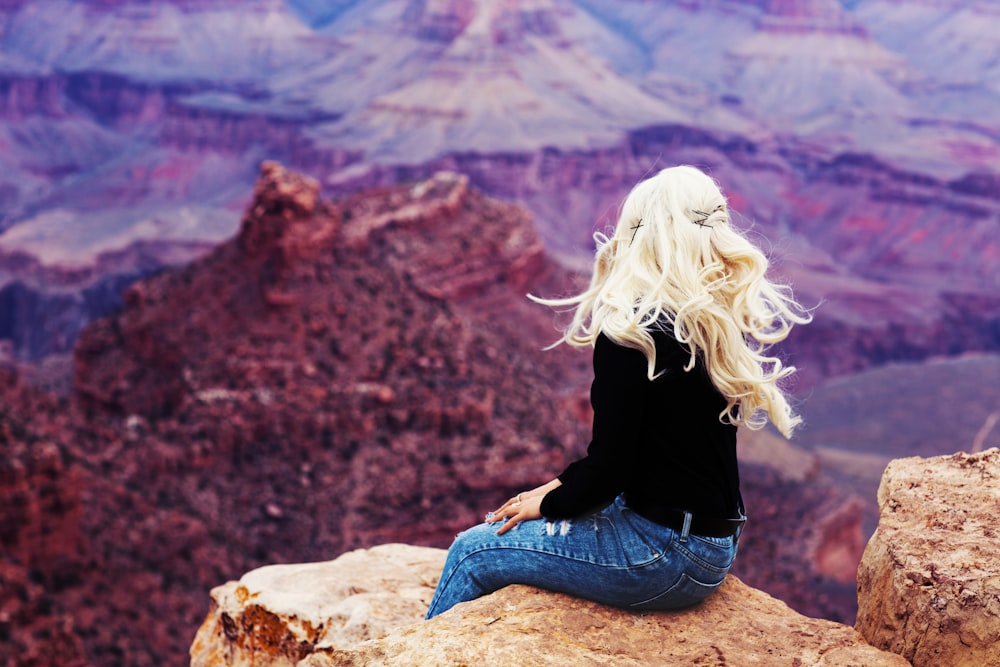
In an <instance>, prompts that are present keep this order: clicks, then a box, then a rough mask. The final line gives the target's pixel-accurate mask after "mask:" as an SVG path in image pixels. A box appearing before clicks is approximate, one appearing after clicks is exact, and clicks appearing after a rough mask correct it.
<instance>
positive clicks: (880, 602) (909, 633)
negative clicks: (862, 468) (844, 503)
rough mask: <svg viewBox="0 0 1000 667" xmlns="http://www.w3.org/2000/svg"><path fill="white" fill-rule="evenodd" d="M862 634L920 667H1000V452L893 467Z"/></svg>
mask: <svg viewBox="0 0 1000 667" xmlns="http://www.w3.org/2000/svg"><path fill="white" fill-rule="evenodd" d="M878 503H879V508H880V512H881V516H880V518H879V525H878V529H877V530H876V531H875V534H874V535H873V536H872V538H871V540H870V541H869V543H868V547H867V548H866V549H865V553H864V556H863V557H862V560H861V567H860V568H859V570H858V600H859V610H858V621H857V626H856V627H857V629H858V630H859V631H860V632H861V633H862V634H863V635H864V636H865V637H866V638H867V640H868V641H869V642H871V643H872V644H874V645H875V646H879V647H881V648H885V649H888V650H891V651H893V652H895V653H899V654H900V655H902V656H903V657H905V658H906V659H908V660H910V661H911V662H912V663H913V665H914V666H915V667H923V666H925V665H926V666H928V667H930V666H932V665H933V666H937V665H954V666H959V665H974V666H976V667H980V666H982V665H998V664H1000V573H998V564H1000V556H998V554H1000V552H998V550H997V535H998V530H997V524H996V517H997V514H998V512H1000V449H996V448H994V449H990V450H987V451H985V452H980V453H977V454H971V455H970V454H964V453H960V454H955V455H953V456H940V457H934V458H927V459H924V458H919V457H914V458H908V459H897V460H895V461H892V462H891V463H890V464H889V466H888V467H887V468H886V471H885V473H884V474H883V476H882V483H881V485H880V486H879V490H878Z"/></svg>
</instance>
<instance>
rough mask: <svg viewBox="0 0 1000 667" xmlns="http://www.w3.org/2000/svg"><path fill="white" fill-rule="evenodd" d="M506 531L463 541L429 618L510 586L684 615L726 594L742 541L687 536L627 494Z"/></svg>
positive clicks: (483, 529)
mask: <svg viewBox="0 0 1000 667" xmlns="http://www.w3.org/2000/svg"><path fill="white" fill-rule="evenodd" d="M499 527H500V524H499V523H498V524H493V525H491V524H487V523H482V524H479V525H478V526H475V527H473V528H470V529H469V530H466V531H464V532H462V533H460V534H459V535H458V537H456V538H455V542H454V543H453V544H452V545H451V548H450V549H449V550H448V557H447V559H446V560H445V565H444V570H443V571H442V573H441V579H440V581H439V582H438V587H437V591H435V593H434V598H433V599H432V600H431V604H430V608H429V609H428V610H427V618H432V617H434V616H437V615H438V614H440V613H443V612H445V611H447V610H448V609H451V607H453V606H454V605H456V604H458V603H459V602H465V601H467V600H473V599H475V598H478V597H480V596H482V595H486V594H488V593H492V592H493V591H496V590H499V589H501V588H503V587H504V586H507V585H509V584H528V585H531V586H537V587H538V588H544V589H547V590H551V591H558V592H560V593H568V594H570V595H575V596H578V597H582V598H587V599H590V600H594V601H596V602H601V603H603V604H608V605H612V606H616V607H623V608H627V609H633V610H636V611H660V610H668V609H679V608H682V607H687V606H690V605H693V604H696V603H698V602H700V601H701V600H703V599H704V598H706V597H707V596H708V595H709V594H710V593H711V592H712V591H714V590H715V589H716V588H718V586H719V585H720V584H721V583H722V581H723V579H725V578H726V574H727V573H728V572H729V568H730V567H731V566H732V564H733V559H734V558H735V557H736V539H735V538H734V537H722V538H720V537H700V536H697V535H683V534H682V532H681V531H675V530H673V529H671V528H667V527H665V526H661V525H659V524H658V523H655V522H653V521H650V520H649V519H646V518H645V517H643V516H640V515H639V514H637V513H636V512H634V511H633V510H631V509H629V508H628V507H627V506H626V505H625V502H624V500H622V498H621V497H620V496H619V497H618V498H617V499H616V500H615V501H614V502H613V503H611V504H610V505H608V506H607V507H605V508H604V509H602V510H600V511H598V512H595V513H594V514H590V515H587V516H583V517H579V518H576V519H571V520H570V519H567V520H559V521H553V522H549V521H546V520H545V519H535V520H533V521H524V522H522V523H520V524H518V525H517V526H515V527H514V528H512V529H511V530H510V531H508V532H507V533H506V534H504V535H497V534H496V531H497V530H498V529H499Z"/></svg>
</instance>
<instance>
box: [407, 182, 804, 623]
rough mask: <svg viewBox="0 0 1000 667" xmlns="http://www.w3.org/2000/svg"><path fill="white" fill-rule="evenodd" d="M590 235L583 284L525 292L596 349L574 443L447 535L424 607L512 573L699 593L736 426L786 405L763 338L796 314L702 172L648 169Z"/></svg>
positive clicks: (740, 512) (576, 583) (544, 583)
mask: <svg viewBox="0 0 1000 667" xmlns="http://www.w3.org/2000/svg"><path fill="white" fill-rule="evenodd" d="M598 242H599V248H598V251H597V256H596V259H595V265H594V274H593V278H592V280H591V283H590V286H589V288H588V289H587V290H586V291H584V292H583V293H582V294H579V295H577V296H575V297H572V298H569V299H562V300H543V299H534V300H535V301H538V302H539V303H542V304H546V305H548V306H552V307H556V308H560V307H561V308H566V307H572V308H575V316H574V318H573V321H572V323H571V324H570V326H569V328H568V329H567V331H566V333H565V335H564V336H563V338H562V339H561V340H560V341H559V342H565V343H567V344H569V345H572V346H576V347H592V348H593V350H594V382H593V385H592V386H591V403H592V404H593V407H594V423H593V438H592V440H591V442H590V445H589V447H588V449H587V455H586V456H585V457H583V458H582V459H579V460H578V461H576V462H574V463H572V464H571V465H570V466H569V467H567V468H566V469H565V470H564V471H563V472H562V473H561V474H560V475H559V476H558V477H556V478H555V479H553V480H552V481H550V482H548V483H547V484H544V485H542V486H540V487H538V488H536V489H533V490H531V491H525V492H522V493H519V494H517V496H516V497H514V498H511V499H509V500H508V501H507V502H505V503H504V504H503V505H501V506H500V507H499V508H497V509H496V510H494V511H493V512H490V513H489V514H487V516H486V521H485V522H484V523H482V524H480V525H478V526H476V527H474V528H471V529H470V530H467V531H465V532H463V533H461V534H460V535H459V536H458V537H457V538H456V539H455V542H454V544H453V545H452V546H451V548H450V549H449V551H448V557H447V561H446V563H445V567H444V571H443V572H442V574H441V579H440V582H439V583H438V588H437V591H436V592H435V594H434V598H433V600H432V601H431V604H430V608H429V609H428V611H427V618H431V617H433V616H436V615H437V614H440V613H442V612H444V611H447V610H448V609H450V608H451V607H452V606H453V605H455V604H457V603H459V602H464V601H466V600H472V599H474V598H477V597H479V596H481V595H485V594H487V593H491V592H493V591H495V590H498V589H500V588H502V587H504V586H507V585H508V584H514V583H520V584H529V585H533V586H538V587H541V588H546V589H549V590H554V591H560V592H563V593H569V594H572V595H577V596H580V597H585V598H589V599H591V600H596V601H598V602H602V603H605V604H609V605H614V606H618V607H624V608H628V609H634V610H665V609H677V608H681V607H686V606H689V605H693V604H696V603H698V602H700V601H701V600H703V599H704V598H705V597H707V596H708V595H709V594H711V593H712V591H714V590H715V589H716V588H717V587H718V586H719V585H720V584H721V583H722V581H723V579H725V577H726V574H727V573H728V572H729V568H730V567H731V566H732V563H733V559H734V558H735V556H736V547H737V540H738V538H739V534H740V532H741V530H742V527H743V524H744V521H745V520H746V516H745V514H744V509H743V502H742V499H741V496H740V481H739V471H738V469H737V462H736V429H737V426H741V425H742V426H746V427H748V428H760V427H762V426H763V425H764V424H765V423H766V422H767V421H768V420H770V421H771V422H772V423H773V424H774V425H775V426H776V427H777V428H778V430H780V431H781V432H782V433H784V434H785V435H791V432H792V430H793V429H794V428H795V426H796V424H798V422H799V421H800V420H799V418H798V417H797V416H795V414H794V413H793V411H792V409H791V407H790V406H789V403H788V400H787V399H786V397H785V395H784V394H783V393H782V390H781V388H780V387H779V381H780V380H782V379H783V378H785V377H787V376H788V375H789V374H791V373H792V372H794V370H795V369H794V368H791V367H785V366H783V365H782V363H781V361H780V360H779V359H778V358H777V357H774V356H770V355H769V354H768V352H767V350H768V347H769V346H770V345H771V344H773V343H776V342H778V341H781V340H783V339H784V338H785V337H786V336H787V335H788V333H789V330H790V329H791V327H792V325H793V324H797V323H805V322H808V321H809V319H810V317H809V315H808V313H806V312H805V311H804V310H803V309H802V308H801V307H800V306H799V305H798V304H797V303H796V302H795V300H794V299H793V298H792V295H791V292H790V290H789V289H788V288H786V287H784V286H780V285H776V284H774V283H772V282H770V281H769V280H768V279H767V278H766V277H765V270H766V269H767V259H766V257H765V256H764V254H763V253H762V252H761V251H760V250H759V249H758V248H757V247H755V246H754V245H753V244H752V243H751V242H750V241H748V240H747V238H746V237H745V236H743V235H742V234H741V233H740V232H739V231H738V230H736V229H735V228H734V227H733V226H732V224H731V222H730V217H729V211H728V208H727V204H726V200H725V198H724V197H723V195H722V192H721V191H720V189H719V186H718V185H717V184H716V183H715V181H714V180H712V179H711V178H710V177H709V176H707V175H706V174H704V173H703V172H701V171H699V170H698V169H695V168H694V167H688V166H680V167H673V168H669V169H664V170H663V171H661V172H660V173H658V174H657V175H655V176H653V177H652V178H649V179H647V180H645V181H643V182H641V183H639V184H638V185H637V186H636V187H635V188H634V189H633V190H632V192H631V193H630V194H629V196H628V198H627V199H626V200H625V203H624V205H623V207H622V211H621V216H620V218H619V220H618V224H617V227H616V228H615V231H614V235H613V236H612V237H611V238H610V239H608V238H606V237H604V236H602V235H599V236H598ZM532 298H534V297H532ZM557 344H558V343H557Z"/></svg>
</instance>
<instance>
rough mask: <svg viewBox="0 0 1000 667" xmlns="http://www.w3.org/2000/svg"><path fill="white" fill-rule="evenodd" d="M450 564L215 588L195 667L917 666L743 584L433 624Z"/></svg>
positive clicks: (366, 554) (293, 573) (510, 601)
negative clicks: (429, 614) (706, 592)
mask: <svg viewBox="0 0 1000 667" xmlns="http://www.w3.org/2000/svg"><path fill="white" fill-rule="evenodd" d="M444 556H445V552H444V551H443V550H441V549H429V548H426V547H411V546H407V545H400V544H388V545H383V546H379V547H375V548H372V549H368V550H358V551H352V552H350V553H347V554H344V555H343V556H341V557H340V558H338V559H336V560H334V561H331V562H328V563H313V564H305V565H275V566H269V567H265V568H261V569H259V570H255V571H253V572H250V573H248V574H246V575H245V576H244V577H243V578H242V579H241V580H240V581H239V582H230V583H228V584H226V585H224V586H220V587H218V588H216V589H215V590H213V591H212V598H213V608H212V611H211V612H210V613H209V615H208V618H206V620H205V623H204V624H203V625H202V627H201V630H200V631H199V632H198V636H197V637H196V638H195V641H194V644H193V645H192V647H191V657H192V660H191V665H192V667H221V666H223V665H226V666H233V667H235V666H241V667H265V666H266V667H286V666H297V667H331V666H333V665H359V666H360V665H392V666H394V667H406V666H408V665H412V666H417V665H419V666H421V667H423V666H425V665H463V664H491V665H605V664H608V662H609V661H613V662H614V664H615V665H636V666H639V665H650V664H691V665H694V664H703V665H739V666H740V667H753V666H755V665H760V666H761V667H775V666H781V665H789V666H791V665H799V666H801V665H828V666H833V665H858V666H860V665H864V666H866V667H875V666H881V665H885V666H893V667H905V666H906V665H907V664H908V663H907V662H906V661H905V660H903V659H902V658H900V657H899V656H897V655H894V654H891V653H886V652H883V651H880V650H878V649H875V648H874V647H872V646H869V645H868V644H866V643H865V642H864V641H863V639H862V638H861V636H860V635H859V634H858V633H857V632H856V631H855V630H854V629H852V628H850V627H848V626H845V625H841V624H839V623H834V622H832V621H825V620H820V619H814V618H808V617H806V616H802V615H800V614H798V613H796V612H794V611H792V610H791V609H790V608H789V607H788V606H787V605H785V604H784V603H783V602H780V601H779V600H776V599H774V598H772V597H771V596H769V595H767V594H766V593H763V592H761V591H758V590H756V589H753V588H750V587H749V586H746V585H745V584H743V583H742V582H741V581H739V579H737V578H736V577H730V578H729V579H728V580H727V581H726V583H725V584H724V585H723V586H722V588H720V590H719V591H718V593H717V594H716V595H714V596H713V597H712V598H710V599H709V600H708V601H707V602H706V603H705V604H703V605H701V606H699V607H697V608H694V609H691V610H687V611H683V612H673V613H644V614H636V613H631V612H626V611H622V610H618V609H612V608H609V607H605V606H602V605H599V604H595V603H593V602H588V601H586V600H580V599H576V598H571V597H568V596H563V595H558V594H555V593H549V592H546V591H541V590H538V589H534V588H530V587H527V586H511V587H508V588H506V589H503V590H501V591H498V592H497V593H494V594H493V595H489V596H486V597H484V598H481V599H479V600H475V601H472V602H468V603H465V604H462V605H458V606H457V607H455V608H454V609H452V610H451V611H448V612H446V613H444V614H442V615H441V616H438V617H437V618H435V619H433V620H431V621H427V622H425V621H423V620H421V619H422V617H423V614H424V611H425V610H426V608H427V604H428V602H429V601H430V597H431V595H432V594H433V592H434V586H435V584H436V580H437V577H438V575H439V574H440V570H441V567H442V565H443V563H444Z"/></svg>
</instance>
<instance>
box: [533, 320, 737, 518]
mask: <svg viewBox="0 0 1000 667" xmlns="http://www.w3.org/2000/svg"><path fill="white" fill-rule="evenodd" d="M653 339H654V341H655V343H656V370H657V371H660V370H663V371H665V372H664V373H663V374H662V375H660V376H659V377H657V378H656V379H655V380H653V381H650V380H649V378H648V376H647V362H646V357H645V355H644V354H643V353H642V352H641V351H639V350H636V349H633V348H627V347H623V346H621V345H617V344H616V343H614V342H613V341H612V340H611V339H610V338H608V337H607V336H605V335H604V334H601V335H600V336H599V337H598V339H597V342H596V344H595V346H594V381H593V384H592V385H591V388H590V402H591V405H592V406H593V408H594V425H593V437H592V439H591V442H590V445H589V447H588V448H587V455H586V456H585V457H584V458H582V459H579V460H578V461H575V462H573V463H571V464H570V465H569V466H568V467H567V468H566V470H564V471H563V472H562V474H560V475H559V480H560V481H561V482H562V485H561V486H559V487H557V488H556V489H553V490H552V491H550V492H548V493H547V494H546V495H545V498H543V500H542V505H541V512H542V515H543V516H544V517H545V518H547V519H563V518H571V517H576V516H580V515H582V514H586V513H588V512H591V511H594V510H597V509H600V508H602V507H604V506H605V505H607V504H608V503H610V502H611V501H612V500H614V499H615V497H617V496H618V495H619V494H621V493H624V494H625V498H626V502H627V503H628V504H629V505H631V506H633V507H634V508H635V509H636V510H637V511H639V512H640V513H642V510H641V508H644V507H650V506H660V507H664V508H671V509H678V510H686V511H689V512H692V513H693V514H694V515H695V516H701V515H704V516H710V517H714V518H732V517H736V516H737V515H738V512H737V506H738V498H739V472H738V469H737V463H736V427H735V426H734V425H732V424H726V423H723V422H721V421H720V420H719V414H720V413H721V412H722V411H723V410H724V409H725V407H726V399H725V398H724V397H723V396H722V395H721V394H720V393H719V391H718V390H717V389H716V388H715V386H714V385H713V384H712V382H711V379H710V378H709V376H708V373H707V372H706V371H705V367H704V364H703V361H702V360H701V358H700V357H699V358H698V361H697V364H696V365H695V367H694V368H692V369H691V370H690V371H687V372H685V371H684V366H685V364H686V363H687V362H688V360H689V358H690V352H689V351H688V348H687V347H686V346H684V345H681V344H680V343H678V342H677V341H676V340H675V339H674V338H673V336H671V335H670V334H669V333H667V332H663V331H655V332H653Z"/></svg>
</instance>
